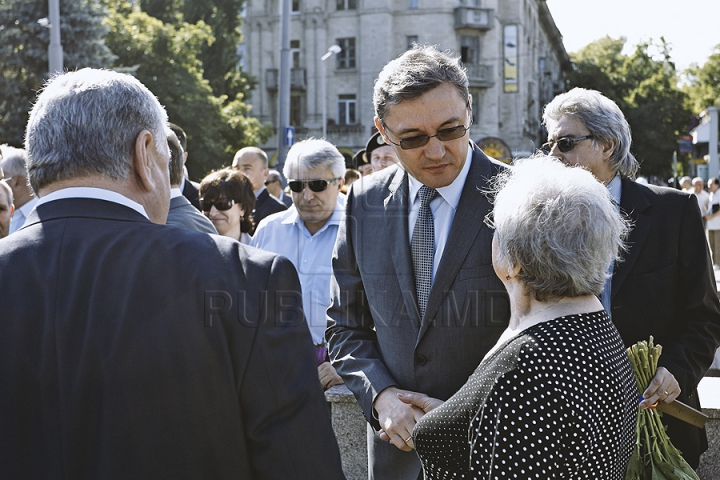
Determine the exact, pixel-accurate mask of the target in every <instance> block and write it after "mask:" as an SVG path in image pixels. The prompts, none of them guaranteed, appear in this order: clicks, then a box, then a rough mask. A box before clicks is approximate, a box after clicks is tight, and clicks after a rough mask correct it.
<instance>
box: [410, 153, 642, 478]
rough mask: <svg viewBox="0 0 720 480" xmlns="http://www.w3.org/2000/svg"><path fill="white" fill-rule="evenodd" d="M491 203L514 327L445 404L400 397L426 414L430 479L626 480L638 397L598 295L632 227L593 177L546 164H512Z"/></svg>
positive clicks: (418, 443)
mask: <svg viewBox="0 0 720 480" xmlns="http://www.w3.org/2000/svg"><path fill="white" fill-rule="evenodd" d="M492 193H493V194H494V195H495V208H494V218H492V219H490V218H488V219H486V223H488V224H489V225H490V226H491V228H494V229H495V236H494V238H493V244H492V253H493V266H494V268H495V273H496V274H497V276H498V277H499V278H500V280H502V282H503V283H504V284H505V287H506V288H507V291H508V294H509V297H510V311H511V316H510V323H509V326H508V328H507V330H506V331H505V332H504V334H503V335H502V336H501V337H500V340H498V342H497V344H496V345H495V347H494V348H493V349H492V350H490V352H488V354H487V355H486V356H485V358H484V359H483V360H482V362H481V363H480V365H479V366H478V367H477V369H476V370H475V373H473V375H472V376H471V377H470V378H469V379H468V381H467V383H466V384H465V385H464V386H463V387H462V388H461V389H460V390H459V391H458V392H457V393H456V394H455V395H453V396H452V397H451V398H450V399H449V400H447V401H446V402H442V401H440V400H437V399H433V398H430V397H427V396H425V395H422V394H409V395H400V398H401V399H402V400H403V401H405V402H406V403H410V404H412V405H414V406H415V407H417V408H418V415H422V412H420V411H421V410H422V411H423V412H425V413H427V412H429V413H427V415H424V416H423V417H422V418H421V419H420V421H419V422H418V423H417V425H416V427H415V429H414V431H413V442H414V446H415V449H416V451H417V453H418V455H419V456H420V459H421V461H422V464H423V469H424V472H425V478H432V479H446V478H482V479H490V478H523V479H527V478H542V479H549V478H574V479H579V478H594V479H597V478H602V479H604V480H611V479H622V478H623V477H624V474H625V469H626V466H627V462H628V460H629V458H630V455H631V454H632V451H633V447H634V440H635V422H636V419H637V411H638V400H637V390H636V387H635V383H634V376H633V371H632V368H631V366H630V362H629V360H628V356H627V354H626V351H625V347H624V346H623V343H622V340H621V339H620V335H619V334H618V332H617V330H616V329H615V326H614V325H613V324H612V322H611V321H610V319H609V317H608V315H607V313H606V312H605V311H604V310H603V308H602V304H601V303H600V301H599V300H598V298H597V295H598V294H600V292H601V291H602V288H603V285H604V283H605V280H606V278H607V271H608V265H610V264H611V262H612V261H614V260H617V259H618V254H619V253H620V251H621V250H622V249H623V248H624V247H623V245H624V244H623V239H624V237H625V235H626V234H627V231H628V225H627V222H626V221H625V220H624V219H623V218H622V216H621V214H620V213H619V212H618V211H617V208H615V207H614V205H613V204H612V202H611V200H610V197H609V194H608V191H607V189H606V188H605V187H604V186H603V185H602V184H600V183H599V182H598V181H596V180H595V178H594V177H593V176H592V175H591V174H590V173H589V172H588V171H586V170H584V169H582V168H572V167H566V166H564V165H563V164H562V163H560V162H559V161H557V160H555V159H553V158H551V157H537V158H530V159H526V160H521V161H518V162H516V164H515V166H514V167H513V168H512V169H508V170H507V171H506V172H504V173H502V174H501V175H500V176H499V178H498V180H497V182H496V186H495V188H494V191H493V192H492Z"/></svg>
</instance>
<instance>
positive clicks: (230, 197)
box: [200, 168, 255, 244]
mask: <svg viewBox="0 0 720 480" xmlns="http://www.w3.org/2000/svg"><path fill="white" fill-rule="evenodd" d="M254 207H255V195H254V194H253V188H252V184H251V183H250V180H249V179H248V177H246V176H245V174H244V173H242V172H240V171H238V170H235V169H232V168H223V169H222V170H217V171H215V172H212V173H210V174H208V175H207V176H206V177H205V178H203V180H202V182H200V209H201V210H202V212H203V213H204V214H205V216H206V217H207V218H209V219H210V221H211V222H212V224H213V225H214V226H215V228H216V229H217V231H218V233H219V234H220V235H223V236H225V237H230V238H234V239H235V240H238V241H239V242H240V243H244V244H250V238H251V237H250V232H252V231H253V229H254V228H255V223H254V221H253V217H252V213H251V212H252V211H253V208H254Z"/></svg>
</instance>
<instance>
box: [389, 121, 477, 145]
mask: <svg viewBox="0 0 720 480" xmlns="http://www.w3.org/2000/svg"><path fill="white" fill-rule="evenodd" d="M469 129H470V126H467V127H466V126H465V125H458V126H457V127H452V128H443V129H442V130H438V132H437V133H436V134H435V135H418V136H416V137H408V138H403V139H401V140H400V143H395V142H393V141H392V140H390V143H392V144H393V145H397V146H399V147H400V148H402V149H403V150H412V149H413V148H420V147H424V146H425V145H427V143H428V142H429V141H430V139H431V138H433V137H437V139H438V140H440V141H442V142H449V141H450V140H457V139H458V138H460V137H462V136H463V135H465V132H467V131H468V130H469ZM385 130H388V128H387V127H385ZM388 139H390V137H388Z"/></svg>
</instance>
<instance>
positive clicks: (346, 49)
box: [336, 37, 355, 69]
mask: <svg viewBox="0 0 720 480" xmlns="http://www.w3.org/2000/svg"><path fill="white" fill-rule="evenodd" d="M337 44H338V45H339V46H340V48H342V50H341V51H340V53H338V54H337V55H336V56H337V68H338V69H343V68H355V38H354V37H353V38H338V39H337Z"/></svg>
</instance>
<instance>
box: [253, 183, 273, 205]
mask: <svg viewBox="0 0 720 480" xmlns="http://www.w3.org/2000/svg"><path fill="white" fill-rule="evenodd" d="M269 196H270V192H268V191H267V188H265V187H263V189H262V191H261V192H260V193H259V194H258V196H257V197H256V199H255V209H256V210H257V208H258V207H259V206H260V205H262V204H263V203H265V200H267V199H268V197H269Z"/></svg>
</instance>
